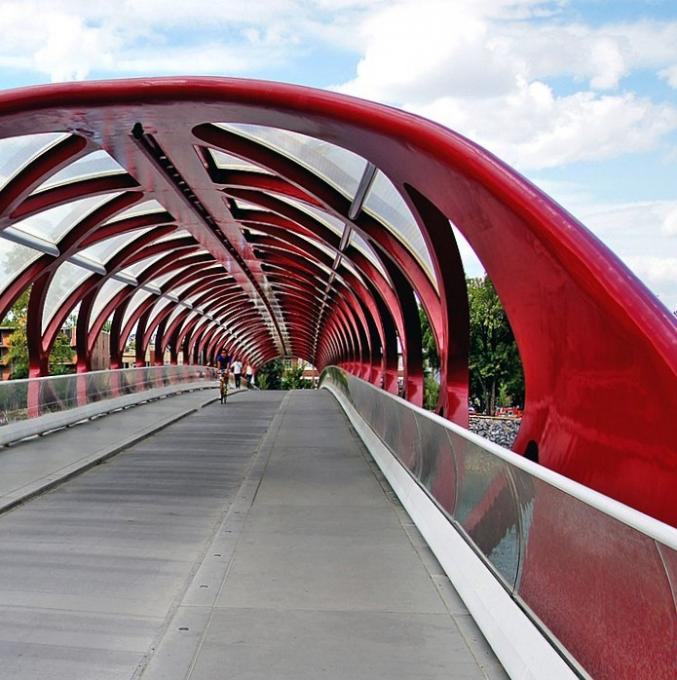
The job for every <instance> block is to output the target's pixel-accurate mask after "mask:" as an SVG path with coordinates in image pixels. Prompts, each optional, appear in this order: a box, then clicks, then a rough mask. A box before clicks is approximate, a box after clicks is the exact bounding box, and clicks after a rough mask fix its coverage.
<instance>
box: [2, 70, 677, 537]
mask: <svg viewBox="0 0 677 680" xmlns="http://www.w3.org/2000/svg"><path fill="white" fill-rule="evenodd" d="M0 168H1V170H0V172H1V173H2V174H1V178H2V187H1V189H0V247H1V249H2V253H1V254H0V263H1V265H0V266H2V279H1V282H2V283H1V288H0V317H4V316H5V314H6V312H7V311H8V310H9V309H10V308H11V306H12V304H13V302H14V301H15V300H16V299H17V297H18V296H19V295H20V294H21V292H22V291H23V290H25V289H26V287H27V286H28V285H31V294H30V302H29V306H28V321H27V333H28V349H29V358H30V375H31V376H33V377H36V376H43V375H45V374H46V373H47V372H48V357H49V353H50V350H51V348H52V346H53V343H54V341H55V338H56V336H57V334H58V333H59V330H60V329H61V328H62V325H63V323H64V321H65V320H66V319H67V317H68V315H69V314H70V313H71V312H72V311H73V310H75V309H76V308H77V332H76V336H77V341H76V343H77V368H78V371H81V372H86V371H87V370H89V368H90V366H91V356H92V352H93V350H94V348H95V345H96V343H97V339H98V338H99V337H100V334H101V331H102V329H103V328H104V326H106V325H107V324H108V325H109V326H110V347H111V351H110V354H111V357H110V366H111V367H112V368H119V367H121V365H122V352H123V349H124V347H125V344H126V342H127V340H128V339H129V338H130V336H131V335H132V333H133V334H134V336H135V339H136V361H137V365H143V363H144V361H145V357H146V350H147V348H148V347H149V346H152V347H153V348H154V350H155V357H156V361H157V362H161V361H162V356H163V355H164V353H165V351H169V354H170V357H171V362H172V363H176V362H177V361H178V357H179V354H181V355H182V357H183V361H184V363H208V362H210V361H212V360H213V358H214V356H215V354H216V352H217V351H218V350H219V349H223V350H225V351H226V352H228V353H235V354H238V355H240V356H241V357H242V358H243V359H245V360H246V361H248V362H250V363H252V364H254V365H255V366H260V365H261V364H263V363H264V362H266V361H267V360H269V359H272V358H274V357H276V356H285V355H296V356H299V357H302V358H304V359H307V360H308V361H310V362H311V363H313V364H315V365H316V366H317V367H318V368H320V369H322V368H323V367H324V366H327V365H330V364H336V365H340V366H342V367H343V368H345V369H346V370H347V371H349V372H350V373H352V374H354V375H357V376H359V377H361V378H363V379H366V380H368V381H369V382H371V383H372V384H376V385H382V386H383V388H384V389H385V390H386V391H389V392H396V391H397V371H398V354H399V353H400V352H401V358H402V364H403V375H404V395H405V398H406V399H407V400H409V401H410V402H411V403H413V404H415V405H421V403H422V398H423V370H422V360H421V337H420V325H419V320H418V304H419V303H420V304H421V305H422V306H423V307H424V309H425V311H426V314H427V315H428V317H429V319H430V322H431V326H432V330H433V334H434V337H435V340H436V343H437V347H438V350H439V355H440V361H441V366H440V377H441V390H440V402H439V405H438V412H439V413H441V414H442V415H444V416H445V417H447V418H449V419H450V420H452V421H453V422H456V423H458V424H460V425H467V418H468V413H467V401H468V304H467V294H466V287H465V278H464V273H463V267H462V263H461V258H460V255H459V249H458V245H457V243H456V239H455V236H454V232H453V230H452V228H451V225H454V226H455V227H456V228H457V229H458V230H459V232H461V233H462V234H463V235H464V236H465V238H466V239H467V241H468V242H469V244H470V245H471V246H472V248H473V249H474V250H475V252H476V254H477V256H478V257H479V259H480V260H481V262H482V264H483V265H484V267H485V269H486V271H487V273H488V275H489V276H490V277H491V279H492V281H493V283H494V285H495V288H496V290H497V292H498V294H499V297H500V298H501V301H502V303H503V305H504V307H505V310H506V312H507V315H508V317H509V319H510V323H511V325H512V328H513V331H514V334H515V337H516V340H517V344H518V347H519V351H520V354H521V358H522V362H523V366H524V375H525V383H526V404H525V414H524V418H523V421H522V426H521V429H520V432H519V435H518V437H517V440H516V442H515V445H514V448H515V450H516V451H520V452H523V451H524V450H525V447H526V445H527V443H528V442H530V441H533V442H535V443H536V445H537V446H538V450H539V460H540V462H541V463H542V464H544V465H545V466H547V467H549V468H551V469H553V470H556V471H558V472H560V473H562V474H564V475H566V476H569V477H571V478H573V479H575V480H578V481H581V482H583V483H585V484H587V485H589V486H591V487H592V488H594V489H596V490H598V491H600V492H602V493H605V494H607V495H610V496H612V497H614V498H616V499H618V500H621V501H622V502H624V503H627V504H629V505H631V506H633V507H635V508H637V509H639V510H641V511H643V512H646V513H648V514H650V515H652V516H654V517H657V518H659V519H662V520H664V521H667V522H670V523H673V524H674V523H675V521H676V520H677V508H676V504H675V503H674V501H673V499H672V492H673V488H674V481H675V467H676V466H675V456H674V452H673V447H674V441H675V425H674V422H673V420H672V419H671V418H669V417H666V414H670V413H674V411H675V408H674V406H675V399H676V397H675V392H676V390H675V389H674V388H675V374H676V373H677V358H676V356H677V350H676V349H675V346H676V342H675V336H676V333H675V322H674V319H673V318H672V316H671V315H670V313H669V312H668V310H667V309H665V308H664V307H663V306H662V305H661V303H660V302H658V301H657V300H656V299H655V298H654V297H653V296H652V295H651V294H650V293H649V292H648V291H647V290H646V289H645V287H644V286H643V285H642V284H641V283H640V282H639V281H638V280H637V279H636V278H635V277H634V276H633V275H632V274H631V273H630V272H629V271H628V269H627V268H626V267H625V266H624V265H623V264H622V263H621V262H620V261H619V260H618V259H617V258H616V257H615V256H614V255H613V254H612V253H611V252H610V251H609V250H608V249H607V248H606V247H605V246H604V245H603V244H601V243H600V242H599V241H598V240H597V239H596V238H595V237H594V236H593V235H592V234H591V233H590V232H589V231H587V230H586V229H585V228H584V227H583V226H582V225H581V224H579V223H578V222H577V221H576V220H575V219H574V218H573V217H572V216H571V215H569V214H568V213H567V212H566V211H564V210H563V209H562V208H561V207H559V206H558V205H557V204H556V203H554V202H553V201H552V200H551V199H549V198H548V197H547V196H545V195H544V194H543V193H541V192H540V191H539V190H538V189H536V188H535V187H534V186H533V185H531V184H530V183H529V182H528V181H526V180H525V179H524V178H523V177H521V176H520V175H518V174H517V173H516V172H515V171H513V170H512V169H510V168H509V167H507V166H506V165H505V164H503V163H502V162H501V161H500V160H498V159H497V158H495V157H494V156H492V155H491V154H490V153H488V152H487V151H486V150H484V149H482V148H480V147H479V146H477V145H476V144H473V143H472V142H471V141H469V140H467V139H465V138H463V137H461V136H460V135H458V134H455V133H454V132H452V131H450V130H448V129H445V128H443V127H441V126H439V125H436V124H434V123H431V122H430V121H426V120H423V119H421V118H418V117H416V116H413V115H410V114H407V113H404V112H402V111H397V110H395V109H391V108H387V107H384V106H379V105H377V104H373V103H369V102H366V101H361V100H357V99H352V98H348V97H345V96H340V95H337V94H333V93H329V92H323V91H317V90H310V89H306V88H301V87H296V86H291V85H283V84H273V83H263V82H256V81H243V80H229V79H218V78H184V79H172V78H169V79H167V78H165V79H140V80H129V81H113V82H95V83H71V84H64V85H51V86H41V87H34V88H26V89H21V90H15V91H7V92H4V93H2V94H0ZM647 488H651V493H646V489H647Z"/></svg>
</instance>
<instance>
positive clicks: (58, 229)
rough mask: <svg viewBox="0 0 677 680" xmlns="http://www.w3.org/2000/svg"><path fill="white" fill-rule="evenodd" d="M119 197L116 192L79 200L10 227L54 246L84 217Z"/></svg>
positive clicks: (40, 213) (44, 211)
mask: <svg viewBox="0 0 677 680" xmlns="http://www.w3.org/2000/svg"><path fill="white" fill-rule="evenodd" d="M119 195H120V194H119V192H116V193H110V194H104V195H103V196H89V197H88V198H81V199H79V200H77V201H71V202H69V203H66V204H64V205H58V206H56V207H54V208H50V209H49V210H43V211H42V212H39V213H37V214H36V215H32V216H31V217H27V218H26V219H25V220H21V221H20V222H16V223H14V224H13V225H12V226H13V228H14V229H17V230H19V231H22V232H24V233H26V234H31V235H32V236H37V237H38V238H41V239H44V240H45V241H47V242H49V243H53V244H56V243H58V242H59V241H60V240H61V239H62V238H63V237H64V236H65V235H66V234H67V233H68V232H69V231H70V230H71V229H72V228H73V227H74V226H75V225H76V224H78V222H80V220H82V219H83V218H84V217H85V216H87V215H89V214H90V213H92V212H93V211H94V210H96V209H97V208H100V207H101V206H102V205H104V204H105V203H107V202H108V201H110V200H111V199H112V198H114V197H115V196H119Z"/></svg>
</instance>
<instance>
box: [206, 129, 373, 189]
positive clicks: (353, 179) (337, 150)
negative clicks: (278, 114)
mask: <svg viewBox="0 0 677 680" xmlns="http://www.w3.org/2000/svg"><path fill="white" fill-rule="evenodd" d="M219 127H222V128H224V129H226V130H229V131H230V132H235V133H237V134H239V135H242V136H244V137H248V138H250V139H252V140H254V141H256V142H259V143H260V144H263V145H265V146H267V147H268V148H270V149H273V150H275V151H277V152H278V153H281V154H282V155H284V156H286V157H287V158H291V159H292V160H294V161H296V162H297V163H299V164H300V165H302V166H303V167H305V168H306V169H307V170H310V171H311V172H314V173H315V174H316V175H319V176H320V177H321V178H322V179H323V180H325V182H328V183H329V184H331V185H332V186H333V187H334V188H335V189H338V191H340V192H341V193H342V194H343V195H344V196H346V197H347V198H348V199H350V200H351V201H352V199H353V197H354V196H355V192H356V191H357V187H358V186H359V184H360V180H361V179H362V174H363V173H364V169H365V167H366V165H367V161H366V160H365V159H364V158H362V157H361V156H358V155H357V154H354V153H353V152H352V151H348V150H347V149H344V148H343V147H340V146H336V145H335V144H330V143H329V142H325V141H324V140H321V139H317V138H315V137H308V136H307V135H303V134H300V133H298V132H290V131H289V130H281V129H280V128H273V127H265V126H261V125H243V124H236V123H228V124H222V125H219Z"/></svg>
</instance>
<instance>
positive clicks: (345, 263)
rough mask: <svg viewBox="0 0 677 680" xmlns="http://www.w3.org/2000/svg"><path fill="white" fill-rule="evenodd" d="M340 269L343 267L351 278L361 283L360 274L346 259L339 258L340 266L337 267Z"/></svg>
mask: <svg viewBox="0 0 677 680" xmlns="http://www.w3.org/2000/svg"><path fill="white" fill-rule="evenodd" d="M341 267H345V268H346V269H347V270H348V271H349V272H350V273H351V274H352V275H353V276H355V277H356V278H358V279H359V280H360V281H363V276H362V274H360V272H358V271H357V269H355V267H353V265H352V263H351V262H350V260H348V258H346V257H342V258H341V264H340V265H339V268H341Z"/></svg>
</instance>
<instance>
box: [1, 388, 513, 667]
mask: <svg viewBox="0 0 677 680" xmlns="http://www.w3.org/2000/svg"><path fill="white" fill-rule="evenodd" d="M124 417H125V416H123V418H124ZM106 421H108V422H109V423H111V424H113V423H114V421H113V419H112V418H105V419H101V420H100V421H95V423H98V424H99V425H101V426H105V423H106ZM93 424H94V423H92V424H90V425H83V426H81V427H80V428H77V429H79V430H81V431H82V432H84V431H86V429H87V428H89V427H91V426H92V425H93ZM56 436H58V435H53V437H56ZM51 438H52V437H46V438H44V439H43V440H41V441H40V442H37V443H36V445H42V446H44V450H45V453H46V455H49V443H50V439H51ZM83 446H85V445H84V444H83ZM17 450H18V449H17ZM1 473H2V458H1V457H0V477H1V476H2V474H1ZM0 545H2V550H1V551H0V678H13V679H20V678H31V679H33V678H45V679H50V680H52V679H53V680H57V679H59V680H60V679H61V678H63V679H66V678H68V679H69V680H78V679H80V678H81V679H83V680H85V679H87V680H106V679H108V678H111V679H116V680H117V679H118V678H119V679H123V678H124V679H125V680H127V679H130V678H138V677H141V678H143V679H144V680H148V679H150V680H157V679H158V678H163V679H165V680H173V679H184V678H190V679H191V680H208V679H212V678H214V679H216V678H247V679H248V680H254V679H258V678H266V679H268V678H281V679H287V678H289V679H291V678H294V679H295V680H296V679H303V678H317V677H326V678H350V679H354V678H388V679H393V680H397V679H398V678H426V679H432V678H444V679H445V680H449V679H450V678H485V677H489V678H501V677H505V676H504V675H503V672H502V670H501V669H500V667H499V666H498V663H497V662H496V660H495V658H494V657H493V655H492V654H491V651H490V650H489V649H488V647H487V646H486V643H485V642H484V640H483V638H482V636H481V634H479V632H478V631H477V629H476V628H475V627H474V624H473V623H472V621H471V619H470V617H469V615H468V614H467V612H466V611H465V608H464V607H463V605H462V603H461V602H460V601H459V600H458V598H457V596H456V595H455V593H454V591H453V588H451V586H450V584H449V583H448V581H447V579H446V578H445V577H444V576H443V575H442V574H441V572H440V570H439V566H438V565H437V564H436V562H435V560H434V558H432V556H431V555H430V553H429V551H427V549H426V548H425V546H424V545H423V544H422V542H421V540H420V538H419V537H418V535H417V533H416V531H415V529H414V528H413V527H412V526H411V524H410V522H409V521H408V519H407V517H406V515H405V514H404V513H403V512H402V510H401V508H400V507H399V504H398V503H397V502H396V500H394V499H393V498H392V494H391V493H390V492H389V490H388V488H387V486H386V485H385V484H384V482H383V481H382V480H380V479H379V477H378V475H377V474H376V472H375V469H374V467H373V465H372V464H370V462H369V461H368V459H367V457H366V452H365V451H364V449H363V447H362V445H361V443H360V442H359V440H358V439H357V438H356V436H355V434H354V433H353V432H352V430H351V429H350V428H349V426H348V423H347V420H346V419H345V417H344V415H343V413H342V412H341V410H340V408H339V407H338V405H337V404H336V402H335V401H334V399H333V397H332V396H331V395H330V394H328V393H326V392H324V391H320V392H293V393H275V392H254V393H243V394H240V395H237V396H236V397H234V398H233V399H232V400H231V401H229V404H228V406H227V407H226V408H225V409H224V408H223V407H221V406H219V405H218V404H215V405H210V406H207V407H205V408H202V409H200V410H199V411H198V412H196V413H195V414H193V415H190V416H188V417H186V418H183V419H182V420H180V421H179V422H177V423H175V424H174V425H170V426H168V427H166V428H164V429H163V430H161V431H160V432H158V433H157V434H156V435H154V436H152V437H149V438H147V439H144V440H143V441H141V442H139V443H138V444H136V445H135V446H133V447H132V448H130V449H128V450H127V451H125V452H123V453H121V454H119V455H117V456H115V457H113V458H110V459H109V460H108V461H107V462H106V463H105V464H103V465H101V466H97V467H95V468H92V469H90V470H89V471H87V472H85V473H84V474H82V475H80V476H78V477H76V478H73V479H71V480H70V481H68V482H66V483H65V484H63V485H62V486H59V487H57V488H55V489H54V490H53V491H51V492H50V493H48V494H46V495H43V496H41V497H38V498H35V499H33V500H31V501H30V502H28V503H26V504H24V505H22V506H20V507H18V508H16V509H14V510H12V511H11V512H8V513H6V514H5V515H2V516H0Z"/></svg>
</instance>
